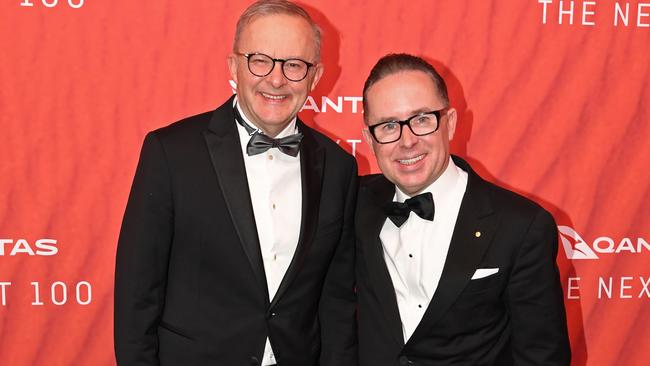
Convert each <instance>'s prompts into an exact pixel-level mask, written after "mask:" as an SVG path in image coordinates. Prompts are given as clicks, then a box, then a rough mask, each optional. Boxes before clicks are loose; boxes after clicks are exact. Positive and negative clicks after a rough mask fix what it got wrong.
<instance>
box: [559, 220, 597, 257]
mask: <svg viewBox="0 0 650 366" xmlns="http://www.w3.org/2000/svg"><path fill="white" fill-rule="evenodd" d="M557 229H558V230H559V231H560V240H561V241H562V247H564V252H565V253H566V257H567V258H569V259H598V256H597V255H596V253H594V251H593V250H592V249H591V247H589V245H588V244H587V243H586V242H585V240H584V239H582V237H581V236H580V234H578V233H577V232H576V231H575V230H573V229H572V228H570V227H568V226H558V227H557Z"/></svg>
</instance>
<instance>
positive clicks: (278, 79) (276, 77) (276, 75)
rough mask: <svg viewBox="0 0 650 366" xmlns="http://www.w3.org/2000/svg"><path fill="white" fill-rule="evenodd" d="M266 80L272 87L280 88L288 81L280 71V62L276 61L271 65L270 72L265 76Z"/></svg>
mask: <svg viewBox="0 0 650 366" xmlns="http://www.w3.org/2000/svg"><path fill="white" fill-rule="evenodd" d="M266 78H267V80H268V81H269V82H270V83H271V85H273V87H274V88H280V87H282V86H283V85H284V84H286V83H287V82H288V80H287V78H286V77H285V76H284V73H283V72H282V63H281V62H276V63H275V65H274V66H273V70H271V73H270V74H268V75H267V76H266Z"/></svg>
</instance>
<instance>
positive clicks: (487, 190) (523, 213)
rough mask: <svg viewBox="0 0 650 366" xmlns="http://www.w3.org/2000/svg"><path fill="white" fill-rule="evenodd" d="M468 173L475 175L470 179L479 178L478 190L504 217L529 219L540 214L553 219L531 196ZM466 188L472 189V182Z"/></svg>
mask: <svg viewBox="0 0 650 366" xmlns="http://www.w3.org/2000/svg"><path fill="white" fill-rule="evenodd" d="M470 174H475V175H476V176H475V177H474V179H472V178H471V176H470V181H472V180H476V179H478V180H480V183H479V184H480V185H482V186H483V188H482V189H481V190H480V191H482V192H484V194H487V195H488V196H489V199H490V201H491V203H492V208H493V209H494V210H495V211H496V212H499V213H501V214H502V215H504V218H513V219H515V218H516V219H528V220H530V219H533V218H535V217H538V216H540V215H541V216H545V217H547V218H548V219H550V220H553V219H552V216H551V213H550V212H548V211H547V210H546V209H545V208H544V207H542V206H541V205H540V204H539V203H538V202H536V201H534V200H533V199H532V198H530V197H527V196H525V195H524V194H521V193H518V192H515V191H514V190H512V189H509V188H506V187H503V186H501V185H498V184H495V183H493V182H489V181H486V180H484V179H482V178H480V177H479V176H478V175H477V174H476V173H470ZM468 189H473V187H472V184H470V185H468ZM472 193H476V191H472Z"/></svg>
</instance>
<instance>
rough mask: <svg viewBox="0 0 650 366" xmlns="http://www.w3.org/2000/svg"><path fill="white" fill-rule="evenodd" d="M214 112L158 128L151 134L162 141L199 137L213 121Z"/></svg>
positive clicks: (186, 118)
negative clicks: (189, 136) (192, 136)
mask: <svg viewBox="0 0 650 366" xmlns="http://www.w3.org/2000/svg"><path fill="white" fill-rule="evenodd" d="M213 114H214V111H208V112H203V113H199V114H195V115H193V116H189V117H185V118H183V119H181V120H178V121H176V122H174V123H171V124H169V125H167V126H164V127H160V128H157V129H155V130H153V131H151V132H150V134H152V135H156V136H157V137H159V138H161V139H165V140H168V139H178V138H181V139H182V138H187V137H188V135H197V134H200V133H201V132H202V131H203V130H205V129H206V128H207V126H208V124H209V123H210V120H211V119H212V115H213Z"/></svg>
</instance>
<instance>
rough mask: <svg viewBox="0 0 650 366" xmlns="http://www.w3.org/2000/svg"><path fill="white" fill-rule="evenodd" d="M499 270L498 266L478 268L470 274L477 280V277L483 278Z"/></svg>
mask: <svg viewBox="0 0 650 366" xmlns="http://www.w3.org/2000/svg"><path fill="white" fill-rule="evenodd" d="M497 272H499V269H498V268H479V269H477V270H476V272H474V275H473V276H472V279H473V280H478V279H479V278H485V277H487V276H492V275H493V274H495V273H497Z"/></svg>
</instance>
